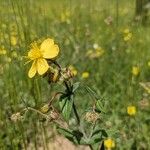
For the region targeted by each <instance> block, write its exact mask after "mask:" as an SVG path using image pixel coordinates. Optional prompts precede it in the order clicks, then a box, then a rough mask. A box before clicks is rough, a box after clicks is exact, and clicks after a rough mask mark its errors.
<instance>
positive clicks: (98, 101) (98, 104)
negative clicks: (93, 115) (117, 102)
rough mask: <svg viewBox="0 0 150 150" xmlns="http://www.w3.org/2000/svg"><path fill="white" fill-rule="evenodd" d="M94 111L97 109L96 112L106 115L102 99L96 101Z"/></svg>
mask: <svg viewBox="0 0 150 150" xmlns="http://www.w3.org/2000/svg"><path fill="white" fill-rule="evenodd" d="M96 109H98V111H101V112H104V113H106V111H105V109H104V106H103V104H102V99H99V100H97V101H96Z"/></svg>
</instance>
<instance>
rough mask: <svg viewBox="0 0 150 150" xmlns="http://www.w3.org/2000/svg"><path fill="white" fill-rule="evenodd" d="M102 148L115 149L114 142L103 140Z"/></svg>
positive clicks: (109, 139)
mask: <svg viewBox="0 0 150 150" xmlns="http://www.w3.org/2000/svg"><path fill="white" fill-rule="evenodd" d="M104 146H105V147H106V148H107V150H111V149H112V148H114V147H115V142H114V140H112V139H111V138H108V139H106V140H104Z"/></svg>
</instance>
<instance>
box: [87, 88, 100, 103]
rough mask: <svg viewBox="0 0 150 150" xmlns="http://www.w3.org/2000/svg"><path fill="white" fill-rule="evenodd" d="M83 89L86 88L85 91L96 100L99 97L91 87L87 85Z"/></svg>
mask: <svg viewBox="0 0 150 150" xmlns="http://www.w3.org/2000/svg"><path fill="white" fill-rule="evenodd" d="M85 89H86V90H87V92H88V93H89V94H90V95H91V96H93V97H94V98H95V99H96V100H98V99H99V98H98V96H97V94H96V92H95V91H94V90H93V89H91V88H90V87H89V86H85Z"/></svg>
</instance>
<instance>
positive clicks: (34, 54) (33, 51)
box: [28, 43, 43, 60]
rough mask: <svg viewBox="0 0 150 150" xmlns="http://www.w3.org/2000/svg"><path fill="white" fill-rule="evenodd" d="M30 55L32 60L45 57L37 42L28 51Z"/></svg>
mask: <svg viewBox="0 0 150 150" xmlns="http://www.w3.org/2000/svg"><path fill="white" fill-rule="evenodd" d="M28 56H29V58H30V59H31V60H35V59H38V58H42V57H43V55H42V52H41V51H40V49H39V48H38V45H37V43H32V44H31V51H30V52H29V53H28Z"/></svg>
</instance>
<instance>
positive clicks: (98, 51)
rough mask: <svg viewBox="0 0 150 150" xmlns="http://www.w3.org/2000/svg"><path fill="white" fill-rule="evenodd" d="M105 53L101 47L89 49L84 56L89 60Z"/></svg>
mask: <svg viewBox="0 0 150 150" xmlns="http://www.w3.org/2000/svg"><path fill="white" fill-rule="evenodd" d="M104 53H105V51H104V49H103V48H101V47H97V48H95V49H90V50H88V51H87V53H86V56H88V57H89V58H99V57H101V56H102V55H103V54H104Z"/></svg>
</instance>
